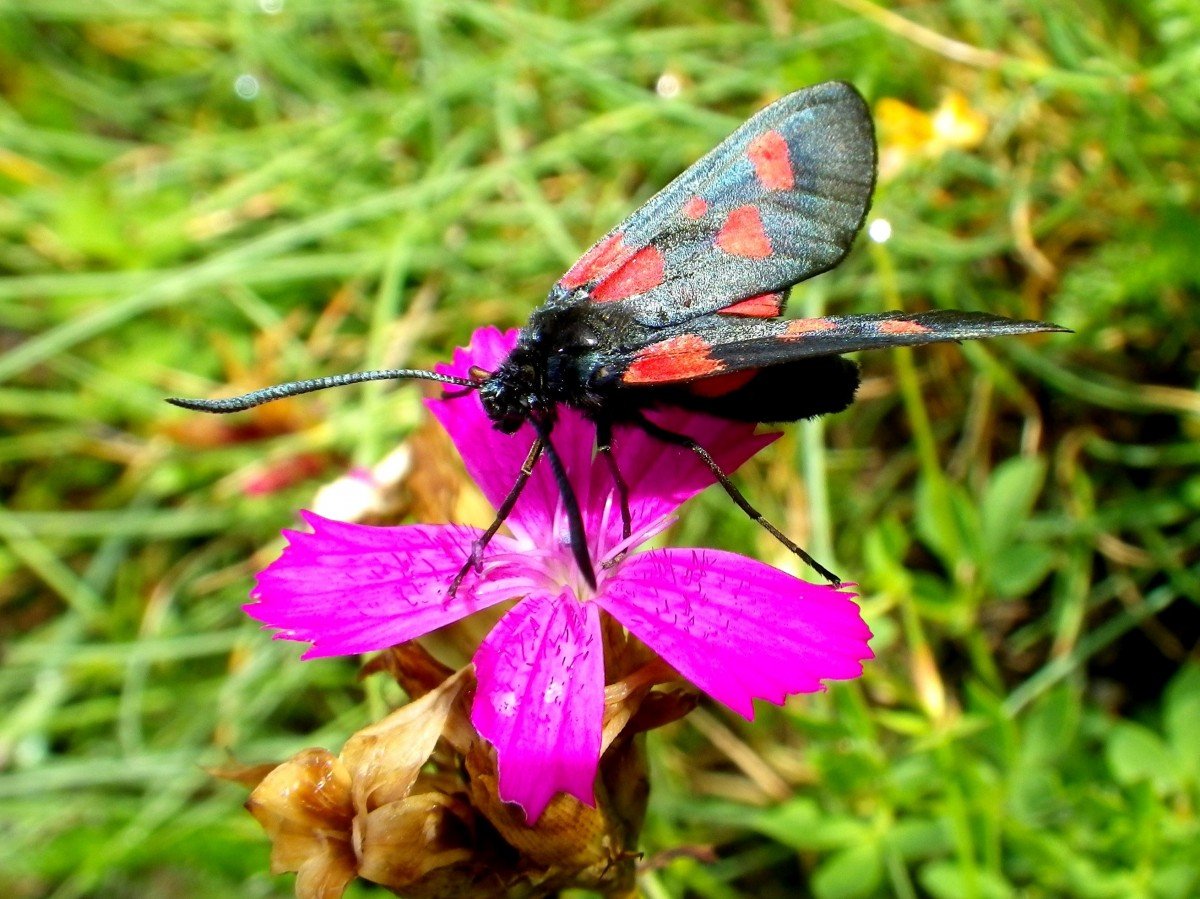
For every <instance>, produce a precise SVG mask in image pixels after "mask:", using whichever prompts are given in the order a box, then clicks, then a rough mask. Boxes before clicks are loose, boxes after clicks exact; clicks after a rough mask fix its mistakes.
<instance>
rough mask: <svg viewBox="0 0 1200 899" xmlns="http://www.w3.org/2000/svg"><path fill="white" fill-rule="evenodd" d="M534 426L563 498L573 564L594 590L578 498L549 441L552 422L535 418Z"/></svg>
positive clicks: (594, 583) (594, 579)
mask: <svg viewBox="0 0 1200 899" xmlns="http://www.w3.org/2000/svg"><path fill="white" fill-rule="evenodd" d="M534 426H535V427H536V428H537V432H538V439H539V440H540V441H541V442H542V445H543V446H544V447H545V449H546V458H548V459H549V460H550V470H551V471H552V472H554V482H555V483H556V484H557V485H558V492H559V495H560V496H561V497H562V499H563V508H564V510H565V511H566V513H567V528H568V529H569V531H570V534H571V553H572V554H573V555H574V556H575V564H576V565H578V566H579V573H580V574H582V575H583V579H584V580H585V581H587V582H588V586H589V587H591V588H592V589H593V590H595V589H596V571H595V569H594V568H592V557H591V555H590V554H589V553H588V546H587V534H586V532H585V531H584V529H583V514H582V513H581V512H580V511H579V500H578V499H577V498H576V496H575V491H574V490H572V489H571V482H570V481H569V480H567V469H566V468H565V467H564V466H563V463H562V459H561V458H560V457H559V455H558V452H557V451H556V450H555V449H554V444H553V443H551V442H550V430H551V428H552V427H553V423H551V422H545V421H538V420H535V421H534Z"/></svg>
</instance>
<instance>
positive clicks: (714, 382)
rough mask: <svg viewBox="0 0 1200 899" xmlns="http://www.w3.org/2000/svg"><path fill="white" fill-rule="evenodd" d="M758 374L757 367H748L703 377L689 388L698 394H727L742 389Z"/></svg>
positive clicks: (713, 395)
mask: <svg viewBox="0 0 1200 899" xmlns="http://www.w3.org/2000/svg"><path fill="white" fill-rule="evenodd" d="M756 374H758V369H757V368H748V369H746V370H745V371H731V372H730V373H729V374H727V375H716V376H715V377H712V378H701V379H700V380H699V381H695V382H693V383H691V384H689V385H688V390H690V391H691V392H692V393H694V394H696V396H707V397H716V396H725V394H727V393H733V392H734V391H735V390H741V389H742V388H743V387H745V386H746V385H747V384H749V383H750V382H751V381H752V380H753V379H754V376H755V375H756Z"/></svg>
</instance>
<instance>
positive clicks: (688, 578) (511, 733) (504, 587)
mask: <svg viewBox="0 0 1200 899" xmlns="http://www.w3.org/2000/svg"><path fill="white" fill-rule="evenodd" d="M515 339H516V332H515V331H514V332H509V333H508V334H501V333H500V332H499V331H498V330H496V329H494V328H486V329H483V330H480V331H478V332H476V334H475V336H474V338H473V339H472V342H471V346H470V347H469V348H468V349H466V350H459V351H457V352H456V353H455V357H454V362H453V364H452V365H449V366H444V367H443V368H441V369H439V370H441V371H445V372H449V373H454V374H458V375H464V376H465V375H466V374H467V372H468V369H469V368H470V367H471V366H472V365H477V366H480V367H482V368H484V369H487V370H492V369H494V368H495V367H496V366H497V365H498V364H499V362H500V361H501V360H502V359H503V358H504V357H505V355H507V353H508V352H509V350H510V349H511V348H512V346H513V344H514V342H515ZM427 402H428V405H429V408H430V409H431V410H432V412H433V414H434V415H435V416H436V417H437V419H438V420H439V421H440V422H441V423H442V425H443V426H444V427H445V428H446V430H447V431H448V432H449V434H450V437H451V439H453V441H454V443H455V445H456V446H457V447H458V450H459V452H460V453H461V454H462V457H463V460H464V462H465V463H466V467H467V470H468V472H469V473H470V474H471V476H472V477H473V478H474V479H475V481H476V482H477V483H478V485H479V487H480V488H481V489H482V490H483V492H484V494H485V495H486V496H487V498H488V499H489V500H490V501H491V502H492V503H493V504H494V505H495V504H499V502H500V500H501V499H502V498H503V497H504V495H505V494H506V492H507V491H508V490H509V488H510V487H511V486H512V484H513V482H514V480H515V479H516V476H517V472H518V470H519V469H520V466H521V463H522V461H523V460H524V458H525V455H526V453H527V452H528V450H529V447H530V445H531V444H532V442H533V430H532V428H531V427H529V426H528V425H527V426H526V427H525V428H523V429H522V430H521V431H519V432H517V433H516V434H514V435H508V436H506V435H503V434H500V433H499V432H497V431H496V430H494V429H493V428H492V426H491V423H490V422H489V421H488V419H487V417H486V415H485V414H484V411H483V408H482V406H481V405H480V403H479V400H478V398H477V397H476V396H475V395H473V394H472V395H468V396H463V397H459V398H454V399H433V400H429V401H427ZM651 414H652V416H653V417H654V418H655V420H656V421H658V422H659V423H660V424H662V425H663V426H665V427H668V428H671V429H672V430H675V431H680V432H683V433H686V434H689V435H690V436H692V437H694V438H695V439H697V440H698V441H699V442H700V443H701V444H702V445H703V446H705V447H706V448H707V449H708V450H709V452H710V453H711V454H712V455H713V457H714V458H715V459H716V460H717V461H718V462H719V463H720V464H721V465H722V466H723V467H724V468H725V470H726V471H732V470H734V469H736V468H737V467H738V466H739V465H741V464H742V463H743V462H745V461H746V460H747V459H748V458H750V456H752V455H753V454H754V453H755V452H757V451H758V450H760V449H762V448H763V447H764V446H766V445H767V444H769V443H770V442H771V441H773V440H774V439H775V437H776V436H777V435H756V434H755V433H754V428H753V426H751V425H745V424H736V423H731V422H728V421H724V420H720V419H716V418H711V417H708V416H704V415H698V414H695V413H691V412H684V411H681V410H662V411H660V412H656V413H651ZM553 439H554V444H555V447H556V448H557V449H558V451H559V453H560V454H561V455H562V457H563V461H564V463H565V465H566V469H567V473H568V476H569V477H570V480H571V483H572V485H573V486H574V488H575V491H576V493H577V495H578V498H579V503H580V506H581V509H582V512H583V519H584V523H585V529H586V533H587V537H588V543H589V550H590V552H591V557H592V559H593V560H594V561H595V563H596V578H597V586H596V589H595V590H594V591H593V590H592V589H591V588H589V587H588V586H587V584H586V583H585V582H584V581H583V578H582V577H581V576H580V575H579V573H578V571H577V569H576V565H575V563H574V561H573V559H572V556H571V551H570V546H569V540H568V536H567V524H566V519H565V515H564V513H563V509H562V503H561V500H560V497H559V493H558V490H557V488H556V487H555V484H554V479H553V477H552V475H551V472H550V470H549V465H547V464H546V463H545V460H542V462H541V463H540V464H539V465H538V467H537V468H536V469H535V471H534V474H533V476H532V477H531V478H530V480H529V484H528V486H527V488H526V490H525V492H524V493H523V494H522V496H521V498H520V500H519V501H518V502H517V504H516V507H515V508H514V509H513V512H512V515H511V516H510V517H509V519H508V528H509V531H510V532H511V534H510V535H506V534H498V535H497V536H496V537H495V539H494V540H493V541H492V543H491V544H490V545H489V547H488V549H487V551H486V552H485V553H484V557H483V566H482V571H481V572H480V573H478V574H476V573H475V572H471V573H469V574H468V575H467V577H466V579H465V580H464V581H463V583H462V585H461V586H460V587H459V589H458V591H457V593H456V595H455V596H454V597H452V598H447V594H448V588H449V585H450V583H451V581H452V580H453V578H454V576H455V574H456V573H457V572H458V570H459V568H460V567H461V565H462V564H463V561H464V560H465V558H466V555H467V553H468V552H469V551H470V549H471V545H472V541H474V540H475V539H477V538H478V537H479V535H480V534H481V531H480V530H479V529H477V528H472V527H466V526H462V525H405V526H400V527H368V526H365V525H356V524H346V523H343V522H337V521H331V520H329V519H325V518H321V517H320V516H318V515H314V514H312V513H303V515H304V520H305V521H306V522H307V523H308V524H309V526H310V527H311V528H312V533H304V532H298V531H287V532H285V536H286V537H287V540H288V546H287V548H286V549H285V550H284V552H283V555H282V556H281V557H280V558H279V559H278V560H276V561H275V562H274V563H272V564H271V565H270V566H269V567H268V568H267V569H266V570H265V571H263V572H262V573H261V574H260V575H259V577H258V585H257V587H256V588H255V590H254V593H253V597H254V599H255V600H256V602H254V603H252V604H250V605H248V606H247V607H246V610H247V611H248V612H249V614H250V615H252V616H253V617H254V618H257V619H258V620H260V621H262V622H263V623H264V624H265V625H266V626H267V627H268V628H271V629H274V630H275V631H276V632H277V633H276V637H277V638H282V639H288V640H299V641H303V642H307V643H311V644H312V648H311V649H310V650H309V651H308V652H307V653H305V656H304V657H305V658H318V657H321V656H330V655H343V654H350V653H362V652H369V651H372V650H379V649H384V648H386V647H388V646H393V645H395V644H399V643H403V642H405V641H407V640H412V639H414V638H416V637H420V636H422V635H424V634H427V633H429V632H430V631H432V630H434V629H435V628H439V627H442V626H443V625H447V624H450V623H452V622H454V621H457V620H459V619H461V618H463V617H465V616H467V615H470V614H471V613H472V612H474V611H476V610H478V609H482V608H486V607H488V606H491V605H493V604H496V603H499V602H502V601H504V600H513V599H516V600H517V603H516V605H514V606H513V608H512V609H510V610H509V611H508V612H507V613H506V614H505V615H504V617H503V618H501V620H500V622H499V623H498V624H497V625H496V627H495V628H494V629H493V630H492V632H491V633H490V634H489V635H488V636H487V638H486V639H485V640H484V641H483V643H482V645H481V646H480V647H479V650H478V652H477V653H476V655H475V659H474V661H475V668H476V674H477V680H478V688H477V691H476V694H475V699H474V705H473V708H472V712H471V718H472V722H473V723H474V725H475V727H476V729H477V730H478V731H479V733H480V735H482V736H483V737H484V738H485V739H486V740H488V741H489V742H491V743H492V744H493V745H494V746H495V748H496V756H497V767H498V770H499V788H500V795H501V797H503V799H504V800H505V801H510V802H516V803H519V804H520V805H521V806H522V807H523V808H524V810H525V813H526V816H527V819H528V820H529V821H530V822H533V821H536V820H537V818H538V817H539V816H540V815H541V813H542V811H543V809H544V808H545V807H546V804H547V803H548V802H549V801H550V799H551V798H552V797H553V796H554V794H555V793H557V792H558V791H560V790H561V791H565V792H567V793H570V794H571V795H573V796H575V797H577V798H578V799H579V800H581V801H582V802H584V803H587V804H588V805H591V804H593V802H594V794H593V782H594V779H595V773H596V768H597V764H598V762H599V756H600V751H601V724H602V720H601V719H602V716H603V711H604V686H605V671H604V654H603V645H602V637H601V612H602V611H603V612H607V613H608V614H610V615H611V616H612V617H613V618H615V619H616V620H617V621H618V622H620V623H621V624H622V625H624V626H625V627H626V628H627V629H628V630H629V631H631V632H632V633H633V634H634V635H636V636H637V637H638V638H639V639H641V640H642V641H643V642H644V643H645V644H646V645H647V646H649V647H650V649H652V650H653V651H654V652H655V653H657V654H658V655H659V656H660V657H661V658H662V659H663V660H665V661H666V662H667V663H668V664H670V665H671V666H673V667H674V668H675V670H676V671H678V672H679V674H680V675H682V676H683V677H684V678H686V679H687V680H689V681H691V682H692V683H693V684H695V685H696V686H697V687H699V688H700V689H701V690H703V691H704V692H705V693H707V694H709V695H710V696H712V697H713V698H714V699H716V700H718V701H720V702H722V703H724V704H725V705H727V706H729V708H731V709H733V710H734V711H735V712H738V713H739V714H741V715H743V716H745V717H746V718H747V719H752V718H753V716H754V708H753V700H754V699H766V700H768V701H770V702H774V703H782V702H783V701H784V699H785V698H786V697H787V696H788V695H789V694H792V693H808V692H813V691H817V690H821V689H823V686H822V680H825V679H842V678H853V677H857V676H858V675H859V674H861V673H862V664H861V662H862V661H863V660H864V659H869V658H871V650H870V649H869V648H868V646H867V641H868V639H869V638H870V636H871V634H870V631H869V630H868V629H867V626H866V625H865V624H864V623H863V621H862V619H861V617H860V615H859V611H858V607H857V606H856V605H855V603H854V602H853V601H852V594H848V593H845V592H842V591H840V590H837V589H835V588H833V587H828V586H825V585H815V584H809V583H806V582H804V581H801V580H799V579H797V578H795V577H793V576H792V575H790V574H786V573H784V572H782V571H779V570H777V569H775V568H772V567H770V566H768V565H765V564H763V563H761V562H757V561H755V560H753V559H749V558H746V557H744V556H739V555H736V554H734V553H729V552H720V551H717V550H709V549H654V550H650V551H648V552H643V553H634V554H631V555H628V556H626V557H624V558H623V559H621V560H620V561H618V562H616V563H615V564H612V565H606V564H605V563H608V562H610V561H611V560H612V559H614V558H615V557H616V556H617V555H618V554H619V553H621V552H622V551H624V550H629V549H634V548H636V547H638V546H640V545H641V544H642V543H644V542H646V541H647V540H648V539H650V538H651V537H652V536H654V535H655V534H657V533H659V532H660V531H662V530H663V529H664V528H666V527H667V526H668V525H669V524H670V523H671V522H672V521H673V520H674V519H673V516H672V513H673V512H674V511H675V509H676V508H677V507H678V506H679V505H680V503H682V502H683V501H684V500H686V499H688V498H689V497H691V496H693V495H694V494H696V493H698V492H699V491H701V490H703V489H704V488H705V487H708V486H710V485H711V484H712V483H713V478H712V476H711V474H710V473H709V471H708V469H707V468H705V467H704V465H703V464H701V463H700V461H699V460H698V459H696V458H695V457H694V456H693V454H691V453H689V452H688V451H687V450H684V449H679V448H676V447H671V446H666V445H664V444H662V443H660V442H658V441H656V440H655V439H653V438H651V437H649V436H647V435H646V434H644V433H643V432H641V431H639V430H636V429H633V428H618V430H617V433H616V436H615V440H614V454H615V457H616V460H617V463H618V466H619V468H620V471H621V472H622V474H623V475H624V478H625V480H626V482H627V483H628V485H629V507H630V513H631V517H632V536H631V537H630V538H629V539H628V540H622V537H621V530H622V529H621V515H620V508H619V505H618V501H617V499H616V495H615V488H614V486H613V483H612V480H611V476H610V474H609V471H608V469H607V466H606V465H605V464H604V463H603V460H600V459H594V458H593V446H594V442H595V432H594V428H593V427H592V425H591V424H590V423H588V422H587V421H586V420H585V419H583V418H582V417H581V416H580V415H578V414H576V413H575V412H573V411H572V410H569V409H563V410H561V416H560V418H559V421H558V423H557V426H556V427H555V429H554V436H553Z"/></svg>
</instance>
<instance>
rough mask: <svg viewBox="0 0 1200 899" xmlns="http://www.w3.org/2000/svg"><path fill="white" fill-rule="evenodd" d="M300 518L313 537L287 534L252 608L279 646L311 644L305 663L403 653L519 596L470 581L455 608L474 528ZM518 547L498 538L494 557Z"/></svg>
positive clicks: (500, 584)
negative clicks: (407, 644) (454, 586)
mask: <svg viewBox="0 0 1200 899" xmlns="http://www.w3.org/2000/svg"><path fill="white" fill-rule="evenodd" d="M301 515H302V516H303V518H304V520H305V522H307V523H308V525H309V526H310V527H311V528H312V529H313V532H312V533H311V534H310V533H307V532H303V531H284V536H285V537H286V538H287V540H288V545H287V547H286V548H285V549H284V551H283V555H281V556H280V557H279V558H278V559H276V560H275V561H274V562H272V563H271V564H270V565H269V566H267V568H266V569H264V570H263V571H262V572H260V573H259V575H258V584H257V586H256V587H255V588H254V591H253V592H252V593H251V596H252V597H253V598H254V599H255V600H256V601H255V602H253V603H250V604H249V605H247V606H246V607H245V609H246V613H247V614H249V615H250V616H251V617H252V618H256V619H258V620H259V621H261V622H263V624H264V625H266V627H268V628H272V629H274V630H276V631H278V633H277V634H276V638H277V639H285V640H299V641H302V642H306V643H311V644H312V649H310V650H309V651H308V652H306V653H305V654H304V657H305V658H317V657H319V656H330V655H345V654H350V653H359V652H370V651H372V650H376V649H383V648H385V647H388V646H394V645H395V644H397V643H403V642H404V641H406V640H411V639H413V638H414V637H420V636H422V635H423V634H427V633H429V632H430V631H432V630H434V629H436V628H439V627H441V626H442V625H444V624H449V623H451V622H453V621H457V620H458V619H460V618H463V617H465V616H467V615H469V614H471V613H472V612H474V611H475V610H476V609H481V608H486V607H487V606H490V605H493V604H494V603H497V602H500V601H501V600H504V599H509V598H511V596H512V587H511V582H507V583H506V580H505V579H500V578H495V579H489V578H478V577H476V576H475V575H474V574H468V576H467V578H466V580H465V581H464V582H463V584H462V585H461V586H460V587H459V590H458V594H457V595H456V596H455V597H454V599H453V600H449V601H447V599H446V593H447V588H448V587H449V585H450V582H451V581H452V580H453V579H454V576H455V575H456V574H457V573H458V571H459V569H460V568H461V567H462V564H463V562H464V560H465V559H466V557H467V554H468V553H469V552H470V550H471V544H472V541H474V540H475V539H476V538H477V537H478V536H479V534H480V532H479V531H478V530H477V529H475V528H468V527H458V526H449V525H410V526H403V527H391V528H383V527H369V526H367V525H361V524H347V523H345V522H340V521H333V520H331V519H328V518H322V517H321V516H320V515H316V514H314V513H312V512H302V513H301ZM497 541H498V542H497ZM509 545H510V544H509V542H508V541H506V540H505V538H503V537H498V538H497V539H496V540H493V542H492V545H491V546H490V547H489V553H488V556H490V555H493V554H494V553H496V552H499V551H501V550H503V549H505V548H507V547H508V546H509ZM485 558H487V556H485Z"/></svg>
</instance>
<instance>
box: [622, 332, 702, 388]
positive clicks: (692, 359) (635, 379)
mask: <svg viewBox="0 0 1200 899" xmlns="http://www.w3.org/2000/svg"><path fill="white" fill-rule="evenodd" d="M711 349H712V345H711V344H709V342H708V341H707V340H705V339H704V338H702V337H697V336H696V335H695V334H680V335H679V336H678V337H671V338H669V339H667V340H664V341H662V342H661V343H655V344H651V345H650V346H648V347H646V348H645V349H643V350H640V351H639V352H638V353H637V355H636V356H634V357H633V362H631V363H630V365H629V368H627V369H625V373H624V374H623V375H621V380H622V381H623V382H624V383H626V384H670V383H672V382H676V381H691V380H693V379H695V378H703V377H705V376H706V375H712V374H716V373H718V372H719V371H721V368H722V363H720V362H718V361H717V360H716V359H713V358H711V357H710V356H709V351H710V350H711Z"/></svg>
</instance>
